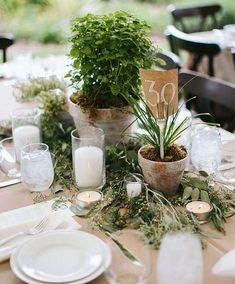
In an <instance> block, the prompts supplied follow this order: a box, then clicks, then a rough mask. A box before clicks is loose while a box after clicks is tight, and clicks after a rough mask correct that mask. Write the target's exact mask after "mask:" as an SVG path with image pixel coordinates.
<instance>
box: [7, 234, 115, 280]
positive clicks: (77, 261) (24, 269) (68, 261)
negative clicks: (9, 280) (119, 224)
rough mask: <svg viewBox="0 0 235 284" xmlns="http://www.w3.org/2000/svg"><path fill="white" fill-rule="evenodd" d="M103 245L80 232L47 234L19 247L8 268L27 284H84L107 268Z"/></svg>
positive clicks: (107, 252) (92, 237)
mask: <svg viewBox="0 0 235 284" xmlns="http://www.w3.org/2000/svg"><path fill="white" fill-rule="evenodd" d="M110 261H111V256H110V253H109V250H108V248H107V246H106V245H105V243H104V242H103V241H102V240H100V239H99V238H97V237H96V236H94V235H91V234H88V233H85V232H82V231H62V230H61V231H54V232H46V233H43V234H41V235H40V236H37V237H34V238H32V239H31V240H29V241H27V242H26V243H25V244H24V245H23V246H21V247H19V248H18V249H17V250H16V251H15V252H14V253H13V254H12V256H11V260H10V264H11V269H12V271H13V272H14V273H15V275H16V276H17V277H18V278H20V279H21V280H22V281H25V282H26V283H30V284H45V283H71V284H83V283H87V282H90V281H92V280H93V279H95V278H97V277H98V276H99V275H100V274H102V273H103V272H104V270H105V269H106V268H107V267H108V266H109V264H110Z"/></svg>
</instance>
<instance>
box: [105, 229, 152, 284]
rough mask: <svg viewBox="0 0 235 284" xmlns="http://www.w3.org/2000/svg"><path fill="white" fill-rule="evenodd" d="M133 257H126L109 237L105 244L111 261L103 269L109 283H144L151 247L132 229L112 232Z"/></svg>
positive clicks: (147, 276)
mask: <svg viewBox="0 0 235 284" xmlns="http://www.w3.org/2000/svg"><path fill="white" fill-rule="evenodd" d="M112 237H113V238H114V239H115V240H117V241H118V242H119V244H121V245H122V246H124V248H125V249H127V250H128V252H130V253H131V255H132V256H134V259H135V260H133V259H130V258H129V257H127V256H126V255H125V254H124V253H123V251H122V250H121V249H120V247H119V246H118V245H117V244H116V243H115V242H114V241H113V240H112V239H111V238H109V239H108V240H107V242H106V243H107V245H108V247H109V250H110V253H111V257H112V260H111V263H110V265H109V267H108V268H107V269H106V271H105V277H106V279H107V281H108V283H110V284H145V283H148V280H149V276H150V272H151V249H150V248H149V247H148V245H146V244H145V242H144V241H143V239H141V238H140V237H139V235H138V233H137V232H136V231H134V230H123V231H120V232H117V233H115V234H112Z"/></svg>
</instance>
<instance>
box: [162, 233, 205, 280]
mask: <svg viewBox="0 0 235 284" xmlns="http://www.w3.org/2000/svg"><path fill="white" fill-rule="evenodd" d="M202 282H203V256H202V248H201V242H200V240H199V239H198V237H197V236H196V235H194V234H191V233H188V232H178V233H168V234H166V235H165V236H164V238H163V239H162V242H161V246H160V250H159V254H158V262H157V283H158V284H176V283H180V284H202Z"/></svg>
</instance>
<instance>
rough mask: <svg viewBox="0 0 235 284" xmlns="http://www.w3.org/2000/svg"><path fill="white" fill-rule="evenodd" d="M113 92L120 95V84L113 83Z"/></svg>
mask: <svg viewBox="0 0 235 284" xmlns="http://www.w3.org/2000/svg"><path fill="white" fill-rule="evenodd" d="M111 92H112V94H113V95H114V96H117V95H119V92H120V87H119V86H118V85H112V86H111Z"/></svg>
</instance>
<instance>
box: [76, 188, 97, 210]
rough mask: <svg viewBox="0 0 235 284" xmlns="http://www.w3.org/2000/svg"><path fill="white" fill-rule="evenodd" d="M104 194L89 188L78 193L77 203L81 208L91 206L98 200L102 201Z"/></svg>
mask: <svg viewBox="0 0 235 284" xmlns="http://www.w3.org/2000/svg"><path fill="white" fill-rule="evenodd" d="M101 199H102V194H101V193H100V192H99V191H94V190H89V191H82V192H79V193H78V194H77V197H76V204H77V205H78V206H80V207H81V208H89V207H91V206H92V205H94V204H95V203H97V202H98V201H101Z"/></svg>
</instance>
